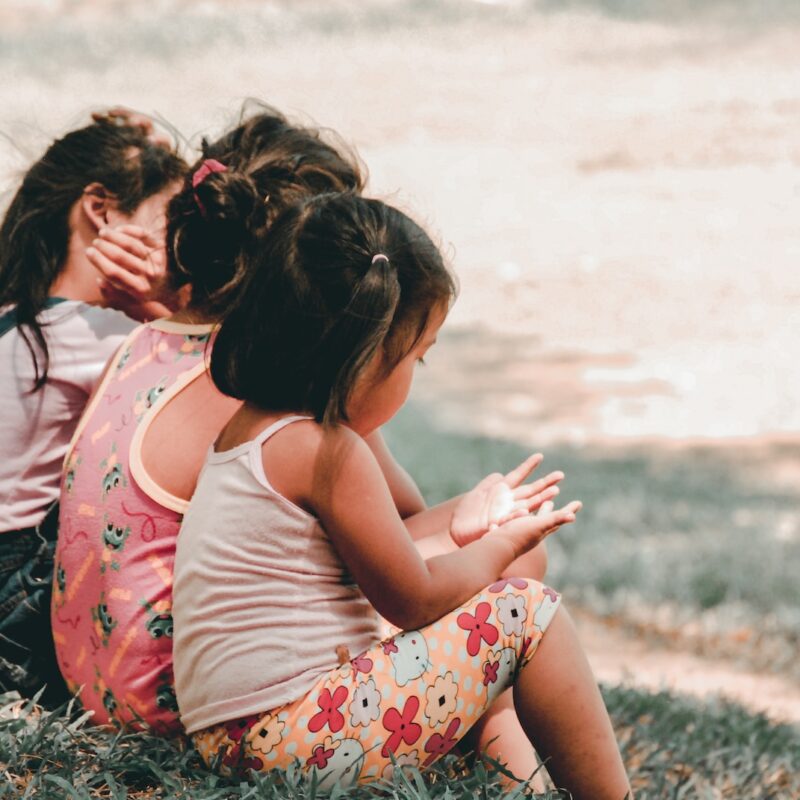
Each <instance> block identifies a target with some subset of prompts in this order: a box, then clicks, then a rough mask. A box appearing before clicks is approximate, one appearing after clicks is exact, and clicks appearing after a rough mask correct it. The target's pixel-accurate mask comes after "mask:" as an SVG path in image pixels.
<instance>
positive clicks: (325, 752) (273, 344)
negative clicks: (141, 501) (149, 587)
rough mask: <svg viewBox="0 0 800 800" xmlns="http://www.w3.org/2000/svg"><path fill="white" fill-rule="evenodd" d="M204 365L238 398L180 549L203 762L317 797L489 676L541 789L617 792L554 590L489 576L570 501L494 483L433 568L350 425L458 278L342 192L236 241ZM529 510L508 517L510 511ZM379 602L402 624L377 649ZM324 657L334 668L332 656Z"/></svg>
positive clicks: (396, 750)
mask: <svg viewBox="0 0 800 800" xmlns="http://www.w3.org/2000/svg"><path fill="white" fill-rule="evenodd" d="M248 255H249V258H251V259H253V260H254V261H255V262H257V263H258V264H259V268H258V269H253V270H252V271H251V276H252V277H251V278H250V280H249V281H248V284H247V287H246V291H245V292H243V293H242V294H241V295H240V297H239V299H238V301H237V305H236V306H235V308H234V309H233V310H232V311H231V312H230V314H229V315H228V316H227V317H226V319H225V320H224V322H223V324H222V327H221V329H220V331H219V335H218V338H217V341H216V343H215V346H214V351H213V353H212V359H211V374H212V377H213V379H214V381H215V383H216V384H217V385H218V386H219V388H220V389H221V390H222V391H223V392H224V393H226V394H228V395H231V396H233V397H237V398H240V399H241V400H243V401H244V405H243V406H242V408H241V409H240V410H239V411H237V413H236V414H235V415H234V416H233V417H232V419H231V420H230V422H229V423H228V424H227V425H226V426H225V428H224V429H223V431H222V433H221V435H220V437H219V439H218V440H217V441H216V442H215V444H214V447H213V448H212V450H211V452H210V453H209V455H208V457H207V461H206V465H205V467H204V469H203V472H202V473H201V476H200V479H199V481H198V485H197V489H196V491H195V494H194V496H193V498H192V502H191V504H190V507H189V510H188V511H187V513H186V516H185V518H184V522H183V526H182V529H181V534H180V536H179V538H178V547H177V553H176V560H175V583H174V598H173V602H174V608H173V614H174V618H175V678H176V689H177V697H178V704H179V707H180V710H181V717H182V719H183V722H184V723H185V725H186V729H187V731H188V732H190V733H192V734H194V740H195V743H196V745H197V747H198V749H199V750H200V752H201V753H202V755H203V757H204V758H205V759H206V760H207V762H208V763H215V760H214V759H215V756H216V754H218V753H219V754H221V757H222V765H223V767H224V768H231V767H235V766H243V767H246V768H251V769H256V770H269V769H271V768H273V767H285V766H287V765H288V764H289V763H291V762H292V761H293V760H298V761H299V762H300V764H301V765H302V766H303V767H304V768H306V769H307V770H309V771H313V772H316V774H317V776H318V778H319V780H320V782H321V785H322V787H323V788H329V787H330V786H332V785H333V784H334V783H335V782H336V781H342V782H346V783H352V782H355V781H371V780H375V779H377V778H379V777H381V776H385V775H387V774H388V773H390V772H391V770H392V768H393V763H392V759H394V760H395V761H396V762H397V763H400V764H414V765H419V766H423V767H424V766H428V765H429V764H431V763H432V762H433V761H435V760H436V759H437V758H439V757H440V756H441V755H443V754H444V753H446V752H447V751H448V750H449V749H450V748H452V747H453V745H455V743H456V742H457V741H458V740H459V738H460V737H461V736H462V735H463V734H464V732H465V731H466V730H467V729H468V728H469V727H470V726H471V725H472V724H473V723H474V722H475V721H476V720H477V719H478V718H479V717H480V716H481V715H482V714H483V713H484V712H485V711H486V709H487V707H488V706H489V704H490V703H491V702H492V700H493V699H494V698H495V697H496V696H497V694H498V693H499V692H501V691H502V690H503V689H504V688H505V687H507V686H510V685H513V686H514V700H515V704H516V708H517V712H518V714H519V717H520V720H521V722H522V726H523V728H524V730H525V733H526V734H527V735H528V737H529V738H530V740H531V741H532V742H533V743H534V744H535V745H536V746H537V749H538V751H539V752H540V754H541V755H543V756H544V757H546V758H547V759H549V760H548V768H549V771H550V773H551V775H552V777H553V778H554V780H555V781H556V783H557V784H558V785H559V786H563V787H565V788H567V789H569V790H570V791H571V792H572V794H573V797H575V798H576V799H577V800H580V799H581V798H583V799H584V800H588V799H589V798H591V800H622V798H623V797H624V796H625V795H626V793H628V792H629V785H628V781H627V778H626V776H625V772H624V769H623V767H622V763H621V759H620V756H619V752H618V749H617V746H616V743H615V741H614V736H613V732H612V729H611V726H610V723H609V720H608V716H607V714H606V711H605V708H604V706H603V702H602V699H601V697H600V694H599V692H598V689H597V686H596V684H595V682H594V679H593V677H592V674H591V671H590V670H589V667H588V664H587V662H586V659H585V657H584V656H583V653H582V651H581V648H580V646H579V644H578V642H577V639H576V637H575V633H574V630H573V628H572V627H571V624H570V622H569V618H568V617H567V615H566V613H565V612H564V611H563V610H561V611H559V610H558V607H559V596H558V595H557V594H556V593H555V592H554V591H553V590H552V589H548V588H547V587H545V586H542V585H541V584H540V583H538V582H536V581H533V580H530V579H527V578H511V579H508V580H498V578H499V576H500V574H501V572H502V571H503V570H504V569H505V568H506V567H507V566H508V565H509V564H510V563H511V562H512V561H514V560H515V559H516V558H517V557H519V556H520V555H521V554H523V553H525V552H527V551H529V550H531V549H532V548H534V547H535V546H536V545H537V544H538V543H539V542H540V541H541V540H542V539H543V538H544V536H545V535H547V534H548V533H550V532H552V531H553V530H555V529H557V528H558V527H559V526H560V525H562V524H565V523H568V522H572V521H573V520H574V518H575V514H576V513H577V511H578V510H579V508H580V504H579V503H570V504H568V505H566V506H565V507H564V508H562V509H559V510H557V511H549V512H545V513H540V514H536V515H530V514H528V513H527V512H529V511H534V510H536V509H537V508H539V507H540V505H541V504H542V503H543V502H545V501H547V500H549V499H550V498H551V497H552V496H553V495H554V487H553V485H552V483H553V481H548V480H543V481H540V482H538V483H534V484H531V485H529V486H525V485H521V482H522V480H523V479H524V478H525V476H526V475H527V474H528V473H529V472H530V470H531V469H532V468H533V467H534V466H535V465H536V464H537V463H538V461H539V460H540V458H539V457H538V456H537V457H532V458H531V459H529V460H528V461H527V462H525V463H524V464H523V465H521V466H520V468H519V469H518V470H516V471H514V473H513V474H512V475H511V476H509V478H508V480H498V479H490V480H487V481H484V482H482V483H481V484H479V485H478V487H476V489H475V490H474V491H473V492H470V493H467V495H465V496H464V498H463V499H462V500H461V502H459V503H458V504H457V505H456V507H455V510H454V512H453V518H452V522H451V533H454V534H456V535H457V538H458V539H459V541H460V542H461V543H462V545H463V546H462V547H461V548H460V549H459V550H458V551H456V552H453V553H449V554H446V555H442V556H437V557H433V558H431V559H429V560H427V561H425V560H423V558H422V557H421V556H420V555H419V552H418V550H417V549H416V548H415V546H414V544H413V542H412V540H411V537H410V535H409V533H408V530H407V528H406V526H405V525H404V523H403V521H402V520H401V518H400V516H399V515H398V513H397V510H396V507H395V504H394V502H393V500H392V497H391V493H390V491H389V489H388V487H387V484H386V480H385V479H384V477H383V474H382V472H381V469H380V467H379V465H378V464H377V463H376V460H375V458H374V456H373V454H372V452H371V451H370V449H369V447H367V446H366V444H365V442H364V437H365V436H368V435H369V434H370V433H371V432H373V431H375V430H376V429H377V428H378V427H379V426H380V425H382V424H383V423H385V422H386V421H387V420H389V419H390V418H391V417H392V416H393V415H394V414H395V413H396V412H397V410H398V409H399V408H400V407H401V406H402V405H403V403H404V401H405V399H406V396H407V394H408V391H409V388H410V384H411V379H412V375H413V372H414V368H415V365H416V363H417V362H419V361H421V360H422V359H423V357H424V355H425V353H426V352H427V351H428V349H429V348H430V347H431V346H432V345H433V344H434V342H435V339H436V335H437V331H438V329H439V328H440V326H441V324H442V322H443V321H444V318H445V315H446V313H447V309H448V306H449V303H450V301H451V299H452V296H453V283H452V280H451V277H450V275H449V274H448V272H447V270H446V269H445V267H444V265H443V263H442V260H441V257H440V255H439V253H438V251H437V250H436V248H435V247H434V245H433V244H432V243H431V241H430V239H429V238H428V237H427V236H426V234H425V233H424V232H423V231H422V230H421V229H420V228H419V227H418V226H416V225H415V224H414V223H413V222H411V220H409V219H408V218H407V217H405V216H404V215H403V214H401V213H400V212H398V211H396V210H394V209H392V208H390V207H388V206H386V205H383V204H382V203H380V202H378V201H374V200H365V199H361V198H359V197H357V196H354V195H352V194H344V195H341V194H339V195H325V196H321V197H316V198H314V199H311V200H309V201H306V202H304V203H302V204H300V205H299V206H297V207H295V208H292V209H290V210H289V211H287V212H286V213H285V214H284V215H283V216H282V217H281V219H280V220H279V221H278V222H277V223H276V225H275V227H274V229H273V231H272V233H271V236H270V237H269V239H268V240H267V241H266V242H258V241H256V242H254V243H253V246H252V247H251V248H250V250H249V254H248ZM523 512H524V516H523V515H521V514H523ZM377 614H381V615H382V616H383V617H385V618H386V619H387V620H388V621H389V622H390V623H392V624H393V625H395V626H396V628H397V632H396V633H395V634H394V635H393V636H391V637H390V638H388V639H384V640H383V641H380V637H379V633H378V631H379V629H378V622H377ZM337 661H343V662H344V663H342V664H341V665H340V666H337Z"/></svg>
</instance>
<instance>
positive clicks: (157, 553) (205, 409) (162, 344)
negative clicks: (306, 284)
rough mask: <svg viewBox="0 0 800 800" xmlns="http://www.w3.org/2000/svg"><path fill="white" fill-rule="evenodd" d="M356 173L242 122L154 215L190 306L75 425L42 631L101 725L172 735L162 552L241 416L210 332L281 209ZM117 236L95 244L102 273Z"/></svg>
mask: <svg viewBox="0 0 800 800" xmlns="http://www.w3.org/2000/svg"><path fill="white" fill-rule="evenodd" d="M361 186H362V178H361V173H360V171H359V169H358V166H357V165H356V164H355V163H354V162H353V161H352V160H350V159H348V158H347V157H346V156H344V155H342V154H341V153H340V152H339V151H338V150H337V149H336V148H335V147H333V146H332V145H330V144H328V143H327V142H325V141H324V140H323V139H322V138H321V137H320V135H319V134H318V133H317V132H316V131H314V130H312V129H309V128H304V127H300V126H296V125H293V124H291V123H289V122H288V121H287V120H286V119H285V118H284V117H283V116H282V115H280V114H279V113H277V112H275V111H272V110H262V111H261V112H260V113H256V114H254V115H252V116H250V117H249V118H247V119H245V120H243V121H242V122H241V123H240V124H239V125H237V126H235V127H234V128H233V129H232V130H230V131H229V132H227V133H226V134H225V135H224V136H222V137H220V138H219V139H218V140H217V141H215V142H213V143H210V144H209V143H204V156H203V158H202V159H200V160H199V161H198V162H197V164H195V165H194V167H193V169H192V170H191V172H190V174H189V175H188V176H187V179H186V181H185V184H184V186H183V188H182V190H181V191H180V192H179V193H178V194H177V195H176V197H175V198H174V200H173V201H172V203H171V204H170V207H169V212H168V232H167V240H168V243H169V247H168V276H169V278H170V282H171V288H172V289H173V291H183V290H185V289H188V290H189V292H190V299H189V303H188V305H187V306H186V307H185V308H184V309H183V310H181V311H179V312H177V313H175V314H174V315H172V316H171V317H169V318H167V319H162V320H156V321H154V322H151V323H149V324H147V325H144V326H142V327H139V328H137V329H136V330H135V331H133V333H131V335H130V336H129V337H128V339H127V341H126V342H125V343H124V345H123V346H122V347H121V348H120V351H119V353H118V355H117V356H116V358H115V360H114V363H113V365H112V368H111V369H110V370H109V371H108V373H107V374H106V376H105V378H104V380H103V382H102V384H101V386H100V387H99V389H98V391H97V393H96V395H95V397H94V399H93V401H92V402H91V404H90V405H89V407H88V408H87V411H86V414H85V415H84V417H83V418H82V420H81V423H80V426H79V429H78V431H77V433H76V436H75V438H74V440H73V446H72V448H71V450H70V452H69V454H68V457H67V461H66V465H65V474H64V480H63V485H62V493H61V515H60V528H59V536H58V548H57V552H56V585H55V589H54V592H53V604H52V624H53V631H54V636H55V641H56V652H57V655H58V661H59V665H60V668H61V671H62V673H63V675H64V677H65V678H66V679H67V683H68V685H69V687H70V689H72V691H76V692H79V693H80V699H81V701H82V703H83V705H84V707H85V708H87V709H91V710H92V711H93V712H94V717H93V721H94V722H96V723H99V724H102V723H107V722H112V721H113V722H116V723H133V724H138V723H144V724H146V725H148V726H150V727H151V728H153V729H155V730H156V731H158V732H161V733H165V734H168V733H176V732H179V731H180V730H181V727H180V723H179V720H178V716H177V706H176V704H175V694H174V690H173V687H172V683H173V680H172V615H171V606H172V563H173V558H174V549H175V539H176V536H177V534H178V528H179V525H180V521H181V518H182V514H183V512H184V511H185V509H186V507H187V505H188V500H189V498H190V497H191V494H192V492H193V491H194V485H195V482H196V479H197V474H198V472H199V471H200V468H201V466H202V462H203V459H204V456H205V452H206V450H207V449H208V446H209V444H210V443H211V441H213V439H214V438H215V437H216V436H217V435H218V433H219V431H220V429H221V428H222V425H223V423H224V422H226V421H227V420H228V418H229V417H230V416H231V414H233V412H234V411H235V410H236V409H237V408H238V407H239V402H238V401H235V400H233V399H231V398H229V397H225V396H223V395H221V394H220V393H219V392H218V391H217V389H216V388H215V387H214V386H213V384H212V383H211V380H210V379H209V377H208V375H207V370H206V368H207V356H208V353H209V352H210V350H209V344H210V342H211V338H212V335H213V330H214V326H215V324H216V323H217V321H218V320H219V318H220V316H221V315H222V314H223V313H224V312H225V310H226V309H227V308H228V306H229V305H230V303H231V298H232V297H233V296H235V294H236V293H237V292H238V290H239V288H240V284H241V283H242V281H243V279H244V278H245V277H247V274H248V271H249V270H250V269H251V268H252V267H253V264H252V262H251V261H250V260H249V259H248V258H247V257H246V248H244V247H243V245H242V243H244V242H249V241H251V240H252V239H254V238H255V239H257V240H259V241H261V240H263V239H264V238H265V237H266V236H267V235H268V231H269V228H270V225H271V223H272V220H273V219H274V218H275V217H276V216H277V215H278V214H279V213H280V211H282V210H283V209H284V208H286V207H287V206H288V205H291V204H292V203H294V202H296V201H297V200H299V199H300V198H302V197H303V196H309V195H312V194H315V193H317V192H320V191H343V190H347V189H351V190H354V191H358V190H360V188H361ZM130 239H131V237H127V238H126V237H125V236H124V235H123V234H120V233H119V232H111V233H109V234H108V235H107V236H106V237H105V238H101V240H100V241H99V242H98V243H97V244H96V245H95V253H94V255H93V258H94V261H95V263H96V265H97V266H98V268H100V269H103V270H104V272H105V273H106V274H111V273H113V268H114V266H115V264H118V263H119V262H122V257H121V256H120V253H126V254H127V256H128V257H129V258H135V257H136V249H135V243H133V242H131V241H130Z"/></svg>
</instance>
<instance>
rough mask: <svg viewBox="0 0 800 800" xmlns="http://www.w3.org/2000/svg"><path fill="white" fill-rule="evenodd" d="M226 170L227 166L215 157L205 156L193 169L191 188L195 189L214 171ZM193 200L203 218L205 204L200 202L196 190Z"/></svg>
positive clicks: (204, 215)
mask: <svg viewBox="0 0 800 800" xmlns="http://www.w3.org/2000/svg"><path fill="white" fill-rule="evenodd" d="M227 170H228V168H227V167H226V166H225V165H224V164H222V163H221V162H219V161H217V160H216V159H215V158H206V159H205V160H204V161H203V163H202V164H201V165H200V166H199V167H198V168H197V169H196V170H195V172H194V175H192V188H193V189H196V188H197V187H198V186H199V185H200V184H201V183H202V182H203V181H204V180H205V179H206V178H207V177H208V176H209V175H212V174H213V173H215V172H227ZM194 201H195V203H197V207H198V208H199V209H200V213H201V214H202V216H203V218H204V219H205V217H206V209H205V206H204V205H203V204H202V203H201V202H200V198H199V197H198V196H197V192H195V193H194Z"/></svg>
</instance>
